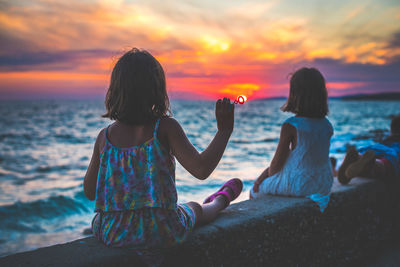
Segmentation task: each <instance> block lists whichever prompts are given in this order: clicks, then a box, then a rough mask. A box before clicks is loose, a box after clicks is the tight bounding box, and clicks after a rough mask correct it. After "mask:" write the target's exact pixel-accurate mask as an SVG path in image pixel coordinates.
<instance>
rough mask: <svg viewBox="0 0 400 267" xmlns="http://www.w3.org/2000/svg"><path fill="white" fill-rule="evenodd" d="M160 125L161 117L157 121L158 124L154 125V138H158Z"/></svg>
mask: <svg viewBox="0 0 400 267" xmlns="http://www.w3.org/2000/svg"><path fill="white" fill-rule="evenodd" d="M159 125H160V119H158V120H157V121H156V126H154V133H153V136H154V138H157V131H158V126H159Z"/></svg>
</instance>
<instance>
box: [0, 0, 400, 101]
mask: <svg viewBox="0 0 400 267" xmlns="http://www.w3.org/2000/svg"><path fill="white" fill-rule="evenodd" d="M0 35H1V36H0V38H1V39H0V48H1V49H0V98H2V99H10V98H48V97H68V98H70V97H101V96H104V94H105V92H106V89H107V87H108V82H109V76H110V72H111V70H112V67H113V64H114V63H115V61H116V60H117V59H118V57H119V56H120V55H121V53H123V52H124V51H126V50H128V49H130V48H132V47H138V48H144V49H146V50H148V51H149V52H151V53H152V54H153V55H154V56H155V57H156V58H157V59H158V60H159V61H160V62H161V64H162V65H163V67H164V69H165V71H166V75H167V88H168V91H169V93H170V95H171V97H172V98H195V99H215V98H217V97H221V96H229V97H234V96H236V95H238V94H245V95H248V96H249V99H251V98H252V99H255V98H263V97H274V96H286V95H287V94H288V79H289V77H290V76H289V74H290V73H292V72H293V71H294V70H296V69H297V68H299V67H302V66H307V67H311V66H312V67H317V68H319V69H320V70H321V72H322V73H323V74H324V76H325V77H326V80H327V82H328V90H329V94H330V95H331V96H338V95H346V94H355V93H375V92H389V91H390V92H393V91H396V92H400V1H398V0H392V1H389V0H387V1H385V0H382V1H379V0H375V1H368V0H363V1H362V0H346V1H344V0H343V1H342V0H335V1H305V0H290V1H289V0H282V1H279V0H272V1H266V0H263V1H255V0H253V1H244V0H230V1H228V0H227V1H225V0H221V1H215V0H212V1H211V0H197V1H195V0H180V1H153V0H146V1H119V0H117V1H113V0H105V1H101V0H100V1H95V0H79V1H76V0H68V1H52V0H36V1H21V0H12V1H11V0H8V1H4V0H0Z"/></svg>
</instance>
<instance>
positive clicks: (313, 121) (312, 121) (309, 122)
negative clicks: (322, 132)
mask: <svg viewBox="0 0 400 267" xmlns="http://www.w3.org/2000/svg"><path fill="white" fill-rule="evenodd" d="M283 124H291V125H292V126H294V127H295V128H297V129H298V128H310V127H311V128H315V127H317V128H327V129H328V130H329V132H333V126H332V124H331V122H330V121H329V120H328V118H326V117H323V118H309V117H299V116H293V117H290V118H288V119H286V120H285V121H284V123H283Z"/></svg>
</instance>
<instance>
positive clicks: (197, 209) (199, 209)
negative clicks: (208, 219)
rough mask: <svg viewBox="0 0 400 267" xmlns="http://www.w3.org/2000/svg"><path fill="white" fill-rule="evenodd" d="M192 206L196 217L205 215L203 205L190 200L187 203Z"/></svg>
mask: <svg viewBox="0 0 400 267" xmlns="http://www.w3.org/2000/svg"><path fill="white" fill-rule="evenodd" d="M187 204H188V205H189V206H190V208H191V209H192V210H193V211H194V213H195V214H196V218H200V217H201V216H202V215H203V208H202V207H201V205H200V204H199V203H197V202H193V201H191V202H188V203H187Z"/></svg>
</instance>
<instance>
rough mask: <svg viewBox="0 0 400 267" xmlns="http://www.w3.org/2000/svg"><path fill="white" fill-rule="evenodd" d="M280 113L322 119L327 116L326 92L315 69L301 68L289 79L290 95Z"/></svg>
mask: <svg viewBox="0 0 400 267" xmlns="http://www.w3.org/2000/svg"><path fill="white" fill-rule="evenodd" d="M281 110H282V111H285V112H292V113H294V114H296V115H299V116H304V117H311V118H323V117H325V116H326V115H327V114H328V111H329V110H328V91H327V90H326V86H325V79H324V76H322V74H321V73H320V72H319V70H317V69H315V68H301V69H299V70H297V71H296V72H295V73H294V74H293V75H292V77H291V79H290V93H289V98H288V100H287V101H286V103H285V104H284V105H283V106H282V107H281Z"/></svg>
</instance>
